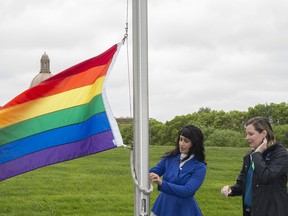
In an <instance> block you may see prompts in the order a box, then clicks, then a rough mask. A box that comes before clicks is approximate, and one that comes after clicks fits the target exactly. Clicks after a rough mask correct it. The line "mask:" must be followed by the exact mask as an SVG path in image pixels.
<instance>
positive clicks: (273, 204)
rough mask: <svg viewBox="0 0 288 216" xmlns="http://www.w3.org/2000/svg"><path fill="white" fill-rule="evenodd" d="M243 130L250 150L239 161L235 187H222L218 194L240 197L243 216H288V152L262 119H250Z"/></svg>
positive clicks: (267, 123)
mask: <svg viewBox="0 0 288 216" xmlns="http://www.w3.org/2000/svg"><path fill="white" fill-rule="evenodd" d="M245 129H246V140H247V141H248V143H249V144H250V147H251V148H252V150H251V151H249V152H248V154H247V155H245V156H244V157H243V166H242V170H241V172H240V175H239V176H238V178H237V181H236V184H235V185H233V186H228V185H226V186H224V187H223V188H222V189H221V193H222V194H223V195H224V196H226V197H228V196H239V195H242V201H243V215H244V216H288V193H287V174H288V152H287V150H286V149H285V148H284V146H283V145H282V144H280V143H277V142H276V140H275V137H274V133H273V129H272V127H271V125H270V123H269V121H268V120H266V119H265V118H261V117H255V118H252V119H250V120H249V121H248V122H247V123H246V125H245Z"/></svg>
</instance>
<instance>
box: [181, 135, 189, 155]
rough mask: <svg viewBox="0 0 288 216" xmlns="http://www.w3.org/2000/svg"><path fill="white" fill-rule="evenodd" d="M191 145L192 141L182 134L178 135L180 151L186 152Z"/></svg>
mask: <svg viewBox="0 0 288 216" xmlns="http://www.w3.org/2000/svg"><path fill="white" fill-rule="evenodd" d="M191 147H192V141H191V140H190V139H188V138H186V137H184V136H182V135H180V137H179V151H180V153H184V154H188V152H189V149H190V148H191Z"/></svg>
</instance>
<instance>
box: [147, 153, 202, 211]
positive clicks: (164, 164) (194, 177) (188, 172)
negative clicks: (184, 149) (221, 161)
mask: <svg viewBox="0 0 288 216" xmlns="http://www.w3.org/2000/svg"><path fill="white" fill-rule="evenodd" d="M179 164H180V154H179V155H177V156H175V157H169V158H163V159H162V160H161V161H160V162H159V163H158V164H157V165H156V166H155V167H153V168H152V169H151V170H150V172H154V173H156V174H158V175H159V176H162V175H163V180H162V186H158V190H159V191H161V193H160V194H159V196H158V197H157V199H156V201H155V203H154V205H153V207H152V212H153V213H154V214H156V215H157V216H202V213H201V210H200V208H199V206H198V204H197V202H196V200H195V199H194V195H195V193H196V191H197V190H198V189H199V188H200V186H201V185H202V183H203V181H204V179H205V175H206V165H205V164H204V163H202V162H200V161H198V160H197V159H195V158H194V157H193V158H192V159H191V160H189V161H187V162H186V163H185V164H184V165H183V166H182V167H181V168H179Z"/></svg>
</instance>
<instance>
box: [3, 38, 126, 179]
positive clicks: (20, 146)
mask: <svg viewBox="0 0 288 216" xmlns="http://www.w3.org/2000/svg"><path fill="white" fill-rule="evenodd" d="M120 47H121V43H120V44H116V45H114V46H112V47H111V48H110V49H108V50H107V51H105V52H104V53H102V54H100V55H99V56H96V57H94V58H91V59H88V60H86V61H84V62H81V63H79V64H77V65H75V66H73V67H71V68H68V69H66V70H64V71H62V72H61V73H58V74H56V75H55V76H53V77H51V78H49V79H47V80H45V81H43V82H41V83H39V84H38V85H36V86H34V87H33V88H30V89H28V90H26V91H24V92H23V93H21V94H20V95H18V96H16V97H15V98H14V99H12V100H11V101H10V102H8V103H7V104H6V105H4V106H3V107H1V108H0V181H2V180H5V179H7V178H11V177H13V176H16V175H19V174H21V173H25V172H28V171H31V170H34V169H37V168H40V167H43V166H47V165H51V164H55V163H59V162H63V161H67V160H72V159H75V158H79V157H84V156H87V155H90V154H95V153H97V152H101V151H105V150H108V149H112V148H115V147H118V146H122V145H123V141H122V137H121V135H120V132H119V128H118V125H117V122H116V120H115V118H114V116H113V115H112V112H111V109H110V106H109V104H108V101H107V96H106V93H105V82H106V80H107V77H108V74H109V72H110V71H111V68H112V65H113V63H114V62H115V60H116V56H117V54H118V51H119V49H120Z"/></svg>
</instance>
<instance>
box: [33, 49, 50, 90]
mask: <svg viewBox="0 0 288 216" xmlns="http://www.w3.org/2000/svg"><path fill="white" fill-rule="evenodd" d="M40 63H41V68H40V73H39V74H37V75H36V76H35V77H34V79H33V80H32V82H31V84H30V88H32V87H33V86H36V85H38V84H39V83H40V82H42V81H44V80H46V79H48V78H50V77H52V76H53V74H52V73H51V71H50V59H49V56H48V55H47V54H46V52H44V54H43V55H42V57H41V60H40Z"/></svg>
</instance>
